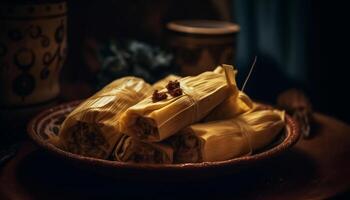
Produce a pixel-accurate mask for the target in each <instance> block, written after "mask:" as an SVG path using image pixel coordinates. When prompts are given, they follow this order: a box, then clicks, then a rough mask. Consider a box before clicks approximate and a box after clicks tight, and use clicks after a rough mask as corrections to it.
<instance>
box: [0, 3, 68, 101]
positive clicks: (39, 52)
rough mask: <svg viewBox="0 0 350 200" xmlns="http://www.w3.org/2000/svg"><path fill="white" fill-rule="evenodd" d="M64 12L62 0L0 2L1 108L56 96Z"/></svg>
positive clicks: (62, 56) (62, 53)
mask: <svg viewBox="0 0 350 200" xmlns="http://www.w3.org/2000/svg"><path fill="white" fill-rule="evenodd" d="M34 2H35V1H34ZM39 2H40V1H39ZM66 12H67V7H66V3H65V1H54V2H53V3H52V2H51V3H44V2H41V3H18V4H15V3H0V88H1V90H0V106H1V107H18V106H28V105H34V104H40V103H43V102H47V101H50V100H52V99H54V98H55V97H57V95H58V94H59V91H60V88H59V74H60V70H61V68H62V65H63V63H64V60H65V57H66V46H67V45H66V41H67V37H66V31H67V17H66Z"/></svg>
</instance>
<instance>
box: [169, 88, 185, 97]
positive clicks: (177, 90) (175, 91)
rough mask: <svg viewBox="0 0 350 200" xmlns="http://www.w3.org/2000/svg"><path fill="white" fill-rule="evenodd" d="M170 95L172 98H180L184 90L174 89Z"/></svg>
mask: <svg viewBox="0 0 350 200" xmlns="http://www.w3.org/2000/svg"><path fill="white" fill-rule="evenodd" d="M169 94H170V95H171V96H172V97H177V96H180V95H182V89H181V88H176V89H174V90H171V91H169Z"/></svg>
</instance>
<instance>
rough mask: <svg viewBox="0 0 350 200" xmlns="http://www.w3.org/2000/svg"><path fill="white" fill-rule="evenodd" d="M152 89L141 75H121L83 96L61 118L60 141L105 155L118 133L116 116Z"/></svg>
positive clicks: (92, 154)
mask: <svg viewBox="0 0 350 200" xmlns="http://www.w3.org/2000/svg"><path fill="white" fill-rule="evenodd" d="M151 92H152V87H151V85H149V84H148V83H146V82H145V81H143V80H142V79H139V78H136V77H124V78H121V79H118V80H115V81H114V82H112V83H110V84H109V85H107V86H106V87H104V88H103V89H102V90H100V91H99V92H97V93H96V94H94V95H93V96H91V97H90V98H88V99H87V100H85V101H84V102H83V103H81V104H80V105H79V106H78V107H77V108H76V109H75V110H73V111H72V112H71V113H70V114H69V115H68V117H67V118H66V120H65V121H64V122H63V124H62V127H61V131H60V133H59V143H60V146H62V147H63V148H64V149H65V150H67V151H70V152H72V153H76V154H80V155H84V156H90V157H96V158H107V157H108V156H109V155H110V154H111V152H112V150H113V148H114V146H115V144H116V142H117V141H118V139H120V137H121V134H120V132H119V122H118V119H119V117H120V115H121V114H122V113H123V112H124V111H125V110H126V109H127V108H129V107H130V106H133V105H135V104H136V103H138V102H139V101H141V100H142V99H144V98H145V97H146V96H147V95H148V94H149V93H151Z"/></svg>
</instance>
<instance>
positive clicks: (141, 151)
mask: <svg viewBox="0 0 350 200" xmlns="http://www.w3.org/2000/svg"><path fill="white" fill-rule="evenodd" d="M130 161H132V162H135V163H163V156H162V153H161V152H160V151H159V150H157V149H155V148H154V147H152V146H150V145H147V144H144V143H136V144H135V145H134V147H133V152H132V155H131V156H130Z"/></svg>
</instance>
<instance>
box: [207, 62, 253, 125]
mask: <svg viewBox="0 0 350 200" xmlns="http://www.w3.org/2000/svg"><path fill="white" fill-rule="evenodd" d="M225 66H227V65H225V64H224V65H223V67H217V68H216V69H215V70H214V72H216V73H220V74H224V73H225V71H224V68H225ZM236 75H237V71H236V70H234V71H230V73H226V76H227V79H229V81H228V85H229V87H230V90H231V92H230V96H229V97H228V98H227V99H225V100H224V101H223V102H222V103H220V104H219V105H218V106H217V107H216V108H215V109H214V110H213V111H211V112H210V113H209V115H208V116H206V117H205V119H204V121H214V120H223V119H230V118H233V117H235V116H237V115H239V114H242V113H244V112H247V111H249V110H250V109H252V108H253V101H252V100H251V99H250V98H249V97H248V95H246V94H245V93H243V92H242V91H240V90H239V89H238V87H237V83H236Z"/></svg>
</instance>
